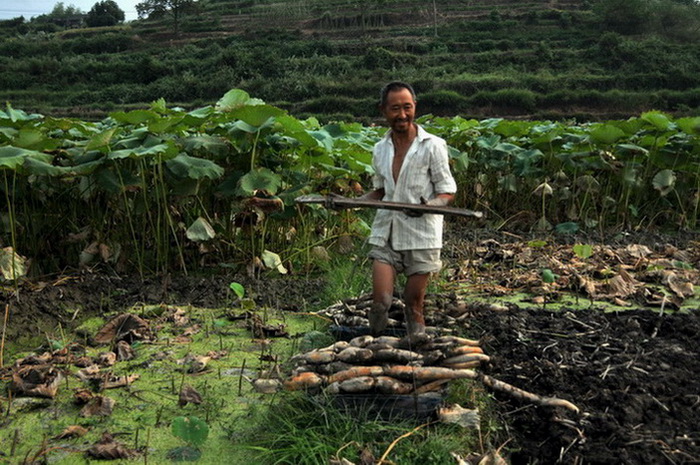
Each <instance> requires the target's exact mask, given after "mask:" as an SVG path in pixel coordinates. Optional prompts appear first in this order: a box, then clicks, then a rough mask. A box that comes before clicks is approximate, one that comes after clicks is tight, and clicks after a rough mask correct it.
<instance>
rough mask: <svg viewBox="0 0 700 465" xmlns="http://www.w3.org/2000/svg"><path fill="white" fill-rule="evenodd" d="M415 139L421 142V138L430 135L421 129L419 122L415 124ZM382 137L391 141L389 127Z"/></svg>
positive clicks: (423, 138)
mask: <svg viewBox="0 0 700 465" xmlns="http://www.w3.org/2000/svg"><path fill="white" fill-rule="evenodd" d="M416 128H417V131H416V139H417V140H418V142H423V140H425V139H427V138H428V137H429V136H430V133H428V131H426V130H425V129H423V127H422V126H421V125H420V124H416ZM384 139H386V140H388V141H389V142H391V129H389V130H388V131H387V132H386V134H384Z"/></svg>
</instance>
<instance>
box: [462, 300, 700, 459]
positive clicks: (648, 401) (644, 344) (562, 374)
mask: <svg viewBox="0 0 700 465" xmlns="http://www.w3.org/2000/svg"><path fill="white" fill-rule="evenodd" d="M470 323H471V326H472V328H471V330H472V331H476V332H478V334H480V335H481V337H482V343H483V347H484V350H485V351H486V353H488V354H492V363H491V365H490V367H487V368H485V370H484V371H485V372H487V373H489V374H491V375H493V376H494V377H497V378H499V379H501V380H503V381H506V382H509V383H512V384H514V385H516V386H518V387H520V388H523V389H526V390H528V391H531V392H535V393H538V394H540V395H543V396H556V397H560V398H564V399H567V400H570V401H572V402H574V403H575V404H576V405H577V406H578V407H579V408H580V409H581V414H580V415H575V414H571V413H568V412H563V411H555V410H552V409H546V408H539V407H534V406H528V405H524V404H522V403H521V402H518V401H516V400H512V399H509V398H507V397H505V396H503V395H499V394H495V397H496V399H497V400H498V401H499V403H500V412H501V413H500V414H501V416H502V418H503V419H504V420H505V422H506V424H508V425H509V434H510V435H511V436H512V437H513V438H514V442H515V444H509V445H508V447H510V448H511V450H513V451H514V452H513V453H512V455H511V461H512V463H513V464H514V465H515V464H531V463H542V464H545V463H567V464H584V463H586V464H642V463H644V464H651V463H654V464H665V463H668V464H677V463H700V396H699V395H698V394H700V381H699V380H698V376H697V373H698V370H699V369H700V357H699V356H698V355H699V354H698V352H697V351H698V347H700V320H699V319H698V316H697V314H671V315H669V314H658V313H655V312H651V311H627V312H616V313H602V312H599V311H595V310H583V311H569V312H563V313H562V312H557V313H550V312H545V311H532V310H508V311H505V312H499V313H495V312H478V313H475V314H473V315H472V317H471V319H470Z"/></svg>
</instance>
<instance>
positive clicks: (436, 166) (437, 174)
mask: <svg viewBox="0 0 700 465" xmlns="http://www.w3.org/2000/svg"><path fill="white" fill-rule="evenodd" d="M430 181H431V182H432V183H433V186H435V192H436V193H437V194H454V193H456V192H457V183H456V182H455V179H454V177H453V176H452V172H451V171H450V161H449V156H448V152H447V143H446V142H445V141H444V140H437V141H435V145H434V147H433V150H432V151H431V160H430Z"/></svg>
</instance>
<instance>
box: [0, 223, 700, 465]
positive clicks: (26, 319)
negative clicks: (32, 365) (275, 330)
mask: <svg viewBox="0 0 700 465" xmlns="http://www.w3.org/2000/svg"><path fill="white" fill-rule="evenodd" d="M473 239H475V237H472V235H464V236H461V237H457V236H454V235H453V236H452V237H450V238H449V242H448V245H447V246H446V254H445V255H446V258H448V260H450V261H452V262H457V261H459V259H460V257H462V256H463V254H466V253H471V252H470V250H469V248H468V246H466V245H464V243H466V242H470V240H473ZM501 239H503V238H501ZM624 239H625V238H623V240H624ZM686 239H687V238H686ZM693 239H695V237H693ZM510 240H511V241H522V240H523V238H520V237H510ZM627 240H628V241H630V240H631V241H635V240H637V239H636V238H627ZM664 241H665V242H669V240H668V239H667V238H665V239H664ZM611 242H612V239H611ZM650 243H658V240H656V239H652V240H651V241H650ZM678 243H682V244H687V243H688V241H687V240H679V241H678ZM232 281H237V282H240V283H241V284H243V285H244V287H245V288H246V291H247V292H248V295H249V296H251V297H252V298H254V299H255V300H256V301H257V302H258V303H259V304H261V305H266V306H274V307H278V308H283V309H285V310H289V311H298V310H300V309H302V308H305V307H306V305H307V304H311V305H313V304H314V298H315V296H317V295H318V294H319V290H320V289H321V288H322V286H323V279H322V278H299V277H290V278H284V279H274V280H271V279H261V280H256V279H250V278H244V277H241V276H236V275H216V276H211V277H184V276H166V277H160V278H149V279H145V280H141V279H140V278H139V277H137V276H130V277H124V276H113V275H100V274H92V273H83V274H76V275H72V276H69V277H65V278H61V279H59V278H55V279H45V280H43V281H35V282H32V283H25V284H24V285H23V286H22V287H21V288H20V295H19V299H17V296H16V295H13V292H12V289H11V288H9V289H8V288H6V290H5V291H4V292H2V294H1V295H0V305H2V309H5V307H6V305H7V308H8V309H9V326H8V328H7V340H9V341H13V340H15V339H16V338H19V337H20V336H21V335H23V334H27V333H38V334H41V333H42V332H45V331H51V330H52V328H53V329H54V330H55V328H56V326H57V325H58V323H59V322H60V323H61V325H62V326H63V327H64V328H69V327H70V325H71V324H74V323H76V322H77V321H79V320H80V319H81V318H83V317H86V316H90V315H95V314H100V313H105V312H112V313H113V312H115V311H118V310H120V309H123V308H125V307H129V306H132V305H137V304H139V303H141V304H159V303H177V304H180V305H182V304H191V305H195V306H203V307H221V306H224V305H226V304H227V302H230V301H231V299H232V298H233V295H232V292H231V291H230V290H229V286H228V285H229V283H230V282H232ZM586 307H588V305H586ZM478 308H479V307H475V309H474V310H472V311H471V313H470V314H469V316H468V318H466V319H465V320H464V321H465V322H466V324H467V325H468V327H467V328H466V329H465V331H466V332H467V333H468V334H469V335H470V336H473V337H479V338H480V339H481V341H482V346H483V348H484V350H485V351H486V353H488V354H489V355H491V357H492V360H491V362H490V364H489V365H488V366H485V367H483V370H484V372H486V373H487V374H489V375H492V376H494V377H496V378H498V379H500V380H503V381H506V382H508V383H511V384H513V385H515V386H517V387H520V388H522V389H525V390H528V391H531V392H534V393H537V394H539V395H542V396H553V397H559V398H563V399H567V400H569V401H571V402H573V403H574V404H576V405H577V406H579V407H580V409H581V413H580V414H574V413H571V412H568V411H567V412H564V411H561V410H559V409H552V408H546V407H536V406H532V405H529V404H525V403H523V402H521V401H518V400H516V399H513V398H510V397H508V396H507V395H504V394H498V393H494V394H493V396H494V398H495V399H496V405H497V410H498V415H499V416H500V418H501V419H502V420H503V424H505V425H507V426H506V428H507V429H506V431H505V435H504V438H505V439H508V438H510V441H509V442H508V443H507V444H506V446H505V448H504V451H505V452H507V455H508V456H509V459H510V462H511V463H512V464H515V465H517V464H554V463H564V464H577V465H579V464H680V463H700V380H699V378H698V373H699V372H700V356H699V355H700V354H698V350H699V348H700V318H699V317H698V312H697V310H695V309H691V310H690V311H687V310H686V311H684V312H675V313H674V312H671V313H669V312H668V311H667V312H666V313H661V312H660V311H659V310H658V309H655V310H628V311H624V312H615V313H604V312H601V311H598V310H596V309H595V307H594V308H586V309H576V308H571V309H569V310H563V311H562V310H560V311H557V312H550V311H544V310H533V309H525V308H518V306H517V305H516V306H514V305H509V306H507V307H503V308H502V309H501V310H500V311H496V310H493V309H489V310H479V309H478Z"/></svg>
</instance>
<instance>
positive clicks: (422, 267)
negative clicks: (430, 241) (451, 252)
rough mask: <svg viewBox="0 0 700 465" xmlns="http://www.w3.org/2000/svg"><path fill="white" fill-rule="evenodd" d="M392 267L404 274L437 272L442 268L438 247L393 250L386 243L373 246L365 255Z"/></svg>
mask: <svg viewBox="0 0 700 465" xmlns="http://www.w3.org/2000/svg"><path fill="white" fill-rule="evenodd" d="M367 256H368V257H369V258H373V259H374V260H379V261H380V262H383V263H387V264H389V265H391V266H393V267H394V269H395V270H396V272H397V273H405V274H406V276H411V275H414V274H429V273H437V272H438V271H440V269H441V268H442V261H440V249H417V250H394V249H392V248H391V247H389V246H388V245H385V246H382V247H379V246H374V247H373V248H372V250H370V251H369V254H368V255H367Z"/></svg>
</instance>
